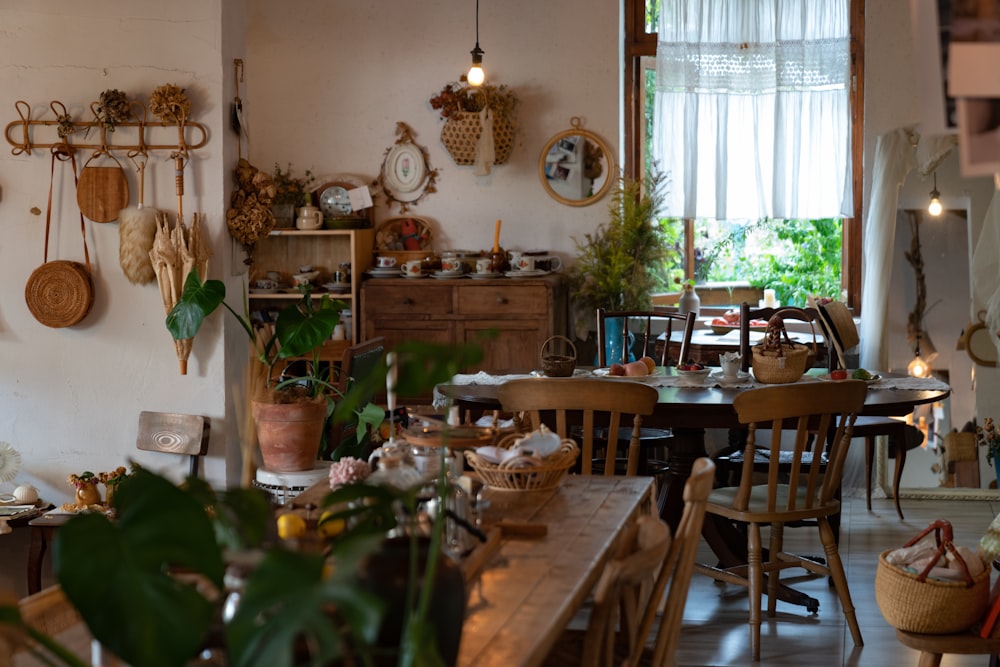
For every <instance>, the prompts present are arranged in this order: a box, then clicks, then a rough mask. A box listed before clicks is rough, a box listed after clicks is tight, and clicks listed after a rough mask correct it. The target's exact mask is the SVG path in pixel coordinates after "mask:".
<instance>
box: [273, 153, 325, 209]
mask: <svg viewBox="0 0 1000 667" xmlns="http://www.w3.org/2000/svg"><path fill="white" fill-rule="evenodd" d="M273 179H274V189H275V193H274V199H272V200H271V203H272V204H291V205H292V206H295V207H296V208H297V207H299V206H305V205H306V197H307V195H309V194H310V190H309V188H310V187H311V186H312V185H313V184H314V183H315V182H316V178H315V176H313V174H312V172H311V171H310V170H308V169H306V171H305V175H304V176H301V177H296V176H293V175H292V164H291V163H290V162H289V163H288V168H287V169H286V170H282V168H281V165H280V164H278V163H277V162H275V163H274V175H273Z"/></svg>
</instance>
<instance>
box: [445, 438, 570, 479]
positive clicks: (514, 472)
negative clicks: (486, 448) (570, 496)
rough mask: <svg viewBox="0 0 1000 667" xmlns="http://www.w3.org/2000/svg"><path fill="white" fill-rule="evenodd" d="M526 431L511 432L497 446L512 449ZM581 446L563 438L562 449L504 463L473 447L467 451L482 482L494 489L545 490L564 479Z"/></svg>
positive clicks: (560, 447) (466, 456)
mask: <svg viewBox="0 0 1000 667" xmlns="http://www.w3.org/2000/svg"><path fill="white" fill-rule="evenodd" d="M523 437H524V435H523V434H519V433H511V434H509V435H505V436H504V437H502V438H500V440H499V441H498V442H497V445H496V446H497V448H498V449H510V448H511V447H513V446H515V445H516V444H517V443H518V442H519V441H520V440H521V439H522V438H523ZM579 455H580V448H579V447H577V445H576V443H575V442H573V441H572V440H563V441H562V442H560V443H559V449H558V450H557V451H556V452H555V453H553V454H550V455H549V456H546V457H545V458H543V459H540V458H536V457H533V456H515V457H513V458H510V459H507V460H506V461H504V462H502V463H491V462H489V461H487V460H486V459H485V458H483V457H482V456H480V455H479V454H477V453H476V452H475V451H474V450H471V449H469V450H466V451H465V460H466V461H468V463H469V465H470V466H471V467H472V469H473V470H475V471H476V473H478V474H479V477H480V479H482V481H483V483H484V484H486V485H487V486H489V487H490V488H491V489H500V490H503V491H546V490H549V489H554V488H556V487H558V486H559V484H560V483H561V482H562V478H563V477H564V476H565V475H566V472H567V471H568V470H569V469H570V468H572V467H573V464H574V463H576V459H577V457H578V456H579Z"/></svg>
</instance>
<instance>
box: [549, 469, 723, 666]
mask: <svg viewBox="0 0 1000 667" xmlns="http://www.w3.org/2000/svg"><path fill="white" fill-rule="evenodd" d="M714 468H715V465H714V464H713V463H712V461H711V460H710V459H707V458H700V459H698V460H697V461H695V463H694V467H693V468H692V471H691V476H690V477H689V478H688V480H687V482H686V483H685V485H684V514H683V516H682V517H681V521H680V523H679V524H678V526H677V532H676V534H674V535H673V536H672V537H671V534H670V528H669V527H668V526H667V524H666V523H664V522H663V521H661V520H660V519H656V518H654V517H650V516H643V517H640V518H639V520H638V521H637V522H636V523H635V524H634V525H633V526H630V527H629V529H628V531H627V532H626V533H624V534H623V540H622V543H621V544H620V545H619V554H618V555H617V556H616V557H615V559H614V560H613V561H611V562H610V563H609V564H608V565H607V567H606V568H605V570H604V572H603V573H602V575H601V579H600V581H598V583H597V585H596V586H595V588H594V604H593V607H592V609H591V612H590V618H589V619H588V623H587V628H586V630H584V631H579V630H566V631H565V632H563V634H562V636H561V637H560V638H559V640H558V642H557V643H556V646H555V648H553V650H552V652H551V653H550V654H549V655H548V656H547V657H546V660H545V663H544V665H545V667H557V666H562V665H567V666H569V665H572V666H573V667H577V666H580V667H605V666H608V665H623V666H627V667H633V666H635V665H656V666H659V665H673V664H675V662H674V654H675V653H676V651H677V644H678V643H679V639H680V630H681V620H682V619H683V617H684V606H685V603H686V602H687V594H688V588H689V587H690V583H691V574H692V572H693V571H694V561H695V554H696V553H697V550H698V543H699V542H700V540H701V526H702V523H703V522H704V519H705V500H706V499H707V498H708V494H709V493H710V492H711V490H712V480H713V477H714V474H715V471H714ZM668 587H669V592H668V591H667V588H668ZM664 594H666V598H664ZM661 607H662V609H663V613H662V614H660V613H659V610H660V608H661ZM657 616H659V617H660V620H659V625H658V626H657V629H656V638H655V642H654V643H653V647H652V648H650V646H649V643H648V639H649V636H650V632H651V631H652V630H653V626H654V624H656V620H657Z"/></svg>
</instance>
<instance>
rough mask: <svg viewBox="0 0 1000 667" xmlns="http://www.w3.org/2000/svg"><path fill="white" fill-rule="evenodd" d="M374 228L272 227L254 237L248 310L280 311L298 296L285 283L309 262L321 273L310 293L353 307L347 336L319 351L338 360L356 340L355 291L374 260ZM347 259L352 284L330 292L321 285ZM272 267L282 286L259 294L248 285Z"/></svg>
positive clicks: (357, 290)
mask: <svg viewBox="0 0 1000 667" xmlns="http://www.w3.org/2000/svg"><path fill="white" fill-rule="evenodd" d="M374 241H375V231H374V230H373V229H370V228H369V229H317V230H308V231H303V230H298V229H285V228H282V229H275V230H274V231H272V232H271V233H270V234H269V235H268V236H267V237H266V238H263V239H261V240H260V241H258V242H257V247H256V248H255V250H254V254H253V266H252V267H251V269H250V281H251V283H250V284H251V290H250V295H249V298H250V310H251V311H263V312H265V313H266V312H267V311H269V310H272V309H273V310H275V311H277V310H281V309H283V308H285V307H286V306H288V305H289V304H290V303H291V302H293V301H296V300H298V299H300V298H301V297H302V295H301V294H300V293H299V291H298V290H297V289H292V288H291V287H288V286H289V285H291V284H292V282H293V281H292V276H293V275H294V274H296V273H298V272H299V267H300V266H305V265H311V266H312V267H313V269H314V270H315V271H318V272H319V275H318V277H317V278H316V279H315V280H314V281H313V285H314V290H313V292H312V294H313V296H314V297H322V296H323V295H324V294H329V295H330V298H331V299H334V300H340V301H343V302H344V303H345V304H346V308H347V309H350V311H351V322H350V327H349V331H348V334H347V335H348V336H349V338H350V340H329V341H326V343H324V344H323V350H322V353H321V356H322V358H323V359H325V360H327V361H335V362H337V361H340V359H341V358H342V357H343V354H344V349H346V348H347V346H348V345H351V344H352V342H354V341H359V340H360V331H359V329H360V327H359V324H358V319H359V318H358V311H359V308H358V292H359V289H360V285H361V278H362V276H363V275H364V272H365V271H366V270H368V269H369V268H370V267H371V264H372V246H373V245H374ZM346 262H350V264H351V274H350V275H351V277H350V286H349V287H346V288H345V291H343V292H336V293H334V292H330V291H329V290H327V289H326V288H324V287H323V285H325V284H327V283H330V282H331V281H332V280H333V276H334V272H335V271H337V270H339V269H340V265H341V264H342V263H346ZM270 272H277V273H278V274H280V276H281V284H282V285H283V286H284V287H283V288H282V289H278V290H275V291H269V292H268V293H262V292H261V291H260V290H254V289H253V288H252V285H253V281H255V280H259V279H262V278H266V277H267V274H268V273H270Z"/></svg>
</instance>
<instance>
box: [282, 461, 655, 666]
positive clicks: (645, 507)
mask: <svg viewBox="0 0 1000 667" xmlns="http://www.w3.org/2000/svg"><path fill="white" fill-rule="evenodd" d="M653 489H654V485H653V481H652V479H651V478H647V477H592V476H587V477H584V476H580V475H569V476H567V477H564V478H563V479H562V481H561V483H560V484H559V486H558V487H557V488H554V489H550V490H543V491H516V490H504V489H493V488H490V487H488V486H487V487H485V488H484V489H483V490H482V493H481V494H479V498H480V500H479V502H478V503H477V504H479V505H480V507H479V522H480V524H481V528H482V529H483V530H484V531H486V532H489V531H490V528H491V526H494V525H500V524H502V525H503V526H504V527H505V529H504V530H502V531H501V535H502V537H501V538H500V539H499V541H498V545H497V547H496V550H495V551H494V552H493V553H492V554H491V556H490V558H489V559H488V560H487V561H486V562H485V563H483V564H482V567H481V569H479V570H478V574H477V576H476V577H474V578H473V579H472V580H471V581H470V583H469V584H468V586H469V589H468V590H467V591H466V593H467V598H468V601H467V606H466V613H465V621H464V623H463V625H462V637H461V643H460V645H459V653H458V661H457V663H456V667H536V666H537V665H541V664H542V663H543V662H544V660H545V657H546V656H547V655H548V654H549V652H550V651H551V650H552V647H553V646H554V644H555V642H556V641H557V640H558V638H559V636H560V634H561V633H562V631H563V630H564V629H565V628H566V626H567V625H568V624H569V622H570V621H571V620H572V619H573V617H574V615H575V614H576V613H577V611H579V610H580V608H581V607H582V606H583V603H584V601H585V600H586V599H587V596H588V595H589V594H590V592H591V590H592V589H593V588H594V585H595V584H596V583H597V580H598V579H599V578H600V576H601V573H602V572H603V571H604V567H605V566H606V565H607V563H608V562H609V561H610V560H611V558H612V557H613V555H614V554H615V552H616V547H617V542H618V540H619V536H620V535H621V534H622V532H623V531H624V530H625V528H626V527H627V526H629V525H630V524H631V523H633V522H634V521H635V520H637V519H638V518H639V516H640V515H643V514H652V513H653V512H654V503H653V500H654V499H653ZM328 492H329V483H328V482H326V481H322V482H319V483H317V484H316V485H314V486H312V487H310V488H309V489H306V490H305V491H304V492H303V493H302V494H301V495H300V496H298V497H296V498H295V501H294V505H295V506H296V507H301V506H302V505H303V504H309V503H313V504H316V505H317V506H319V505H321V503H322V498H323V496H324V495H325V494H326V493H328Z"/></svg>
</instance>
